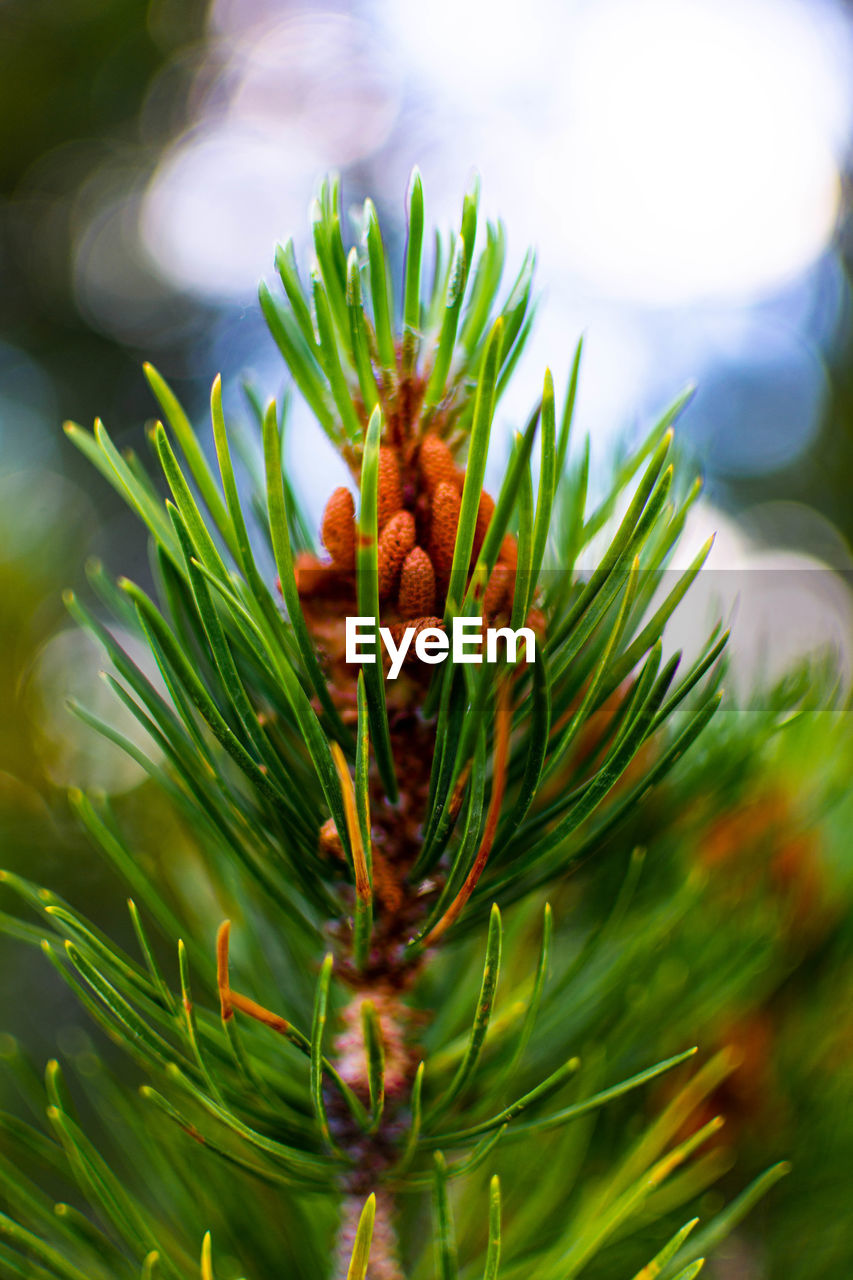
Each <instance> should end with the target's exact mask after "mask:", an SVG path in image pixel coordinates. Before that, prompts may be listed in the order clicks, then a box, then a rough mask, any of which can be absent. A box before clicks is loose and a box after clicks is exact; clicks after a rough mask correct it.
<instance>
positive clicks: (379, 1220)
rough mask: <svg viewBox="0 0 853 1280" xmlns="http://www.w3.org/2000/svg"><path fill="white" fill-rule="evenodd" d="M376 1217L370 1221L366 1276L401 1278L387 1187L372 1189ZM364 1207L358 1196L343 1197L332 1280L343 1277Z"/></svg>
mask: <svg viewBox="0 0 853 1280" xmlns="http://www.w3.org/2000/svg"><path fill="white" fill-rule="evenodd" d="M375 1194H376V1217H375V1219H374V1222H373V1240H372V1243H371V1245H370V1261H369V1263H368V1265H367V1277H366V1280H405V1277H404V1275H403V1270H402V1268H401V1266H400V1259H399V1255H398V1252H397V1232H396V1229H395V1227H394V1201H393V1199H392V1197H391V1196H390V1194H389V1193H388V1192H387V1191H383V1190H379V1191H377V1192H376V1193H375ZM363 1208H364V1200H363V1199H362V1197H360V1196H353V1195H348V1196H345V1197H344V1202H343V1208H342V1212H341V1225H340V1227H339V1229H338V1256H337V1260H336V1263H335V1270H334V1276H335V1280H346V1277H347V1271H348V1270H349V1263H350V1257H351V1256H352V1247H353V1244H354V1243H355V1233H356V1230H357V1229H358V1220H359V1217H360V1216H361V1211H362V1209H363Z"/></svg>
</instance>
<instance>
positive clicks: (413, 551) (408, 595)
mask: <svg viewBox="0 0 853 1280" xmlns="http://www.w3.org/2000/svg"><path fill="white" fill-rule="evenodd" d="M464 482H465V472H464V470H462V469H461V468H460V467H458V466H457V465H456V462H455V459H454V457H453V453H452V452H451V449H450V447H449V446H448V445H447V444H446V442H445V441H444V440H443V439H442V438H441V437H440V436H439V435H438V434H436V433H434V432H433V433H429V434H427V435H425V436H423V437H421V438H420V439H416V440H414V441H412V442H410V443H408V444H404V445H400V446H394V445H390V444H384V445H382V446H381V447H380V450H379V477H378V519H377V524H378V531H379V545H378V550H377V564H378V578H379V581H378V591H379V603H380V608H381V613H382V618H381V621H382V623H383V625H385V626H387V627H388V628H389V630H390V631H391V634H392V635H393V637H394V640H395V643H399V640H400V638H401V637H402V635H403V633H404V631H405V630H406V628H408V627H414V629H415V636H417V634H418V632H420V631H422V630H424V629H426V628H428V627H429V628H441V627H443V621H442V618H443V614H444V605H445V600H446V596H447V587H448V582H449V579H450V569H451V565H452V562H453V550H454V546H455V543H456V530H457V526H458V523H459V509H460V505H461V501H462V488H463V485H464ZM494 510H495V504H494V501H493V499H492V498H491V497H490V496H489V494H488V493H486V492H485V490H484V491H483V492H482V493H481V495H480V503H479V508H478V511H477V524H476V530H475V534H474V546H473V550H472V554H471V564H472V565H473V564H475V563H476V560H477V556H478V554H479V551H480V548H481V547H482V545H483V540H484V538H485V536H486V532H487V530H488V527H489V522H490V521H491V519H492V516H493V514H494ZM321 536H322V540H323V546H324V547H325V549H326V551H327V552H328V556H329V559H328V560H320V559H319V558H318V557H316V556H313V555H310V554H307V553H306V554H303V555H301V556H300V557H299V559H298V561H297V565H296V570H297V587H298V590H299V595H300V598H301V601H302V606H303V610H304V612H305V618H306V622H307V624H308V627H309V630H310V631H311V633H312V635H313V637H314V639H315V641H316V642H317V644H318V646H319V647H320V648H321V649H322V650H323V652H324V654H325V657H326V660H327V662H328V664H329V668H330V675H331V677H332V684H333V688H336V690H337V692H338V694H339V695H343V696H340V701H341V703H342V707H341V710H342V712H343V713H344V714H345V715H346V714H347V712H349V714H350V715H351V714H352V712H353V708H354V705H355V704H354V701H353V697H352V691H353V689H354V677H355V675H356V674H357V672H356V671H355V670H353V668H352V667H351V666H350V667H348V666H347V664H346V662H345V633H344V619H345V617H346V615H347V614H353V613H355V612H356V607H355V562H356V544H357V540H358V529H357V525H356V518H355V502H354V499H353V496H352V493H351V492H350V490H349V489H347V488H345V487H341V488H339V489H336V490H335V491H334V493H333V494H332V496H331V497H330V499H329V501H328V503H327V504H326V509H325V512H324V513H323V522H322V526H321ZM517 559H518V553H517V547H516V542H515V538H513V537H512V535H511V534H507V536H506V537H505V538H504V539H503V543H502V545H501V549H500V554H499V556H498V561H497V564H496V565H495V567H494V569H493V570H492V573H491V575H490V577H489V580H488V582H487V583H486V586H485V591H484V595H483V601H482V616H483V617H484V619H485V620H486V621H488V622H493V621H494V620H496V619H500V618H502V617H508V616H509V614H510V613H511V611H512V605H513V599H514V595H515V576H516V567H517ZM406 661H407V664H408V665H409V667H410V674H414V675H417V671H416V669H417V668H418V667H420V666H421V664H420V662H419V659H418V658H417V657H416V654H415V647H414V644H412V645H411V646H410V647H409V650H408V654H407V659H406ZM347 691H348V692H349V696H346V694H347ZM400 692H401V693H402V690H401V691H400Z"/></svg>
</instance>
